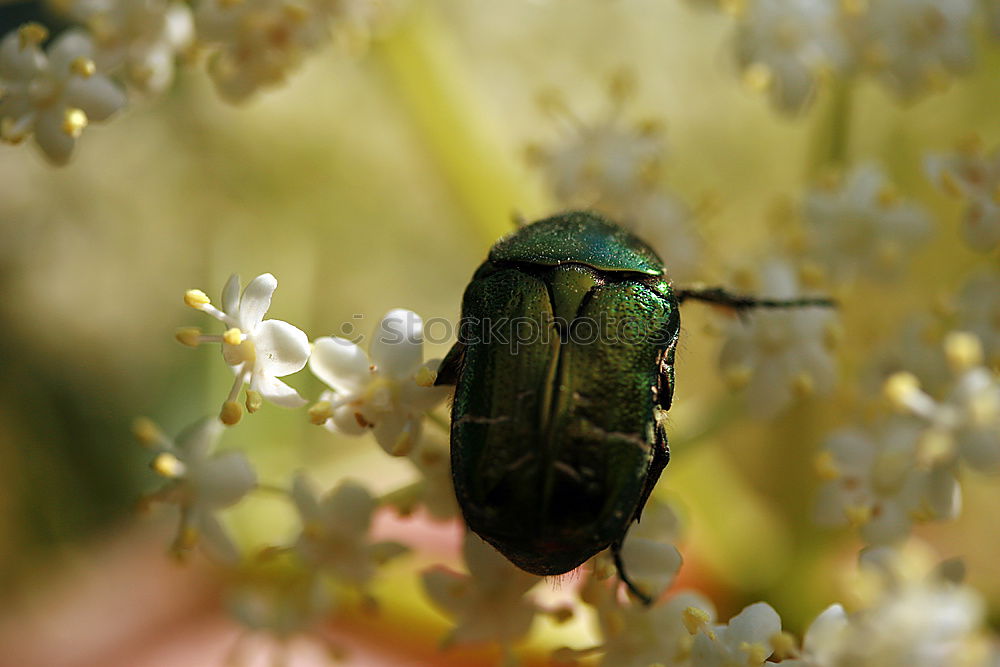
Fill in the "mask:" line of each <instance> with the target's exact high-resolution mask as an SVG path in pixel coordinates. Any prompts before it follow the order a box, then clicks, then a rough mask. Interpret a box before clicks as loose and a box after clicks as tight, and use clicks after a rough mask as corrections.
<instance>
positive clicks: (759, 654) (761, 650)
mask: <svg viewBox="0 0 1000 667" xmlns="http://www.w3.org/2000/svg"><path fill="white" fill-rule="evenodd" d="M740 651H742V652H743V653H746V654H747V663H746V664H747V665H762V664H764V661H765V660H767V656H769V655H771V651H770V650H768V648H767V647H766V646H764V645H763V644H759V643H757V642H754V643H752V644H751V643H750V642H742V643H741V644H740Z"/></svg>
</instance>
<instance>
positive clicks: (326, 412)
mask: <svg viewBox="0 0 1000 667" xmlns="http://www.w3.org/2000/svg"><path fill="white" fill-rule="evenodd" d="M331 418H333V406H332V405H331V404H330V401H319V402H317V403H313V404H312V405H311V406H309V421H310V422H312V423H313V424H316V426H322V425H323V424H325V423H326V422H327V420H328V419H331Z"/></svg>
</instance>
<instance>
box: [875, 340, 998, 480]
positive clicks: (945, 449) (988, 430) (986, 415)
mask: <svg viewBox="0 0 1000 667" xmlns="http://www.w3.org/2000/svg"><path fill="white" fill-rule="evenodd" d="M945 354H946V355H947V357H948V361H949V363H950V365H951V367H952V369H953V370H954V372H955V375H956V377H955V381H954V384H953V386H952V388H951V391H950V393H949V394H948V396H947V397H946V398H945V399H944V400H942V401H936V400H935V399H934V398H932V397H931V396H930V395H928V394H927V393H925V392H924V391H922V390H921V389H920V384H919V382H918V381H917V379H916V377H914V376H913V375H911V374H909V373H906V372H901V373H897V374H895V375H893V376H892V377H890V378H889V380H888V381H886V387H885V391H886V394H887V396H888V397H889V399H890V400H891V401H892V402H893V403H894V404H895V405H896V407H897V408H898V409H900V410H902V411H904V412H907V413H910V414H912V415H915V416H917V417H919V418H921V419H922V420H924V422H925V423H926V428H925V429H924V432H923V434H922V435H921V443H920V446H921V452H920V455H921V457H922V458H924V459H925V460H930V461H932V462H941V463H950V462H952V461H954V460H955V459H956V458H959V457H960V458H961V459H963V460H964V461H966V462H967V463H969V465H971V466H973V467H974V468H978V469H980V470H985V471H997V470H1000V377H998V376H997V375H996V374H995V373H993V372H991V371H990V370H988V369H987V368H985V367H984V366H982V361H983V353H982V347H981V346H980V345H979V341H978V340H977V339H976V337H975V336H973V335H972V334H969V333H962V332H956V333H952V334H949V335H948V337H947V338H946V339H945Z"/></svg>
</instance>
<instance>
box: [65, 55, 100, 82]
mask: <svg viewBox="0 0 1000 667" xmlns="http://www.w3.org/2000/svg"><path fill="white" fill-rule="evenodd" d="M69 69H70V71H71V72H73V74H76V75H77V76H79V77H82V78H84V79H89V78H90V77H92V76H94V73H95V72H96V71H97V65H95V64H94V61H93V60H91V59H90V58H87V57H86V56H77V57H76V58H73V62H71V63H70V64H69Z"/></svg>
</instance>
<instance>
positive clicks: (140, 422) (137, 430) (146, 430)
mask: <svg viewBox="0 0 1000 667" xmlns="http://www.w3.org/2000/svg"><path fill="white" fill-rule="evenodd" d="M132 435H133V436H135V439H136V440H138V441H139V444H140V445H143V446H145V447H151V446H153V445H156V444H159V443H160V442H163V433H162V432H161V431H160V429H159V427H158V426H157V425H156V423H155V422H153V420H152V419H150V418H149V417H136V418H135V421H133V422H132Z"/></svg>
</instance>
